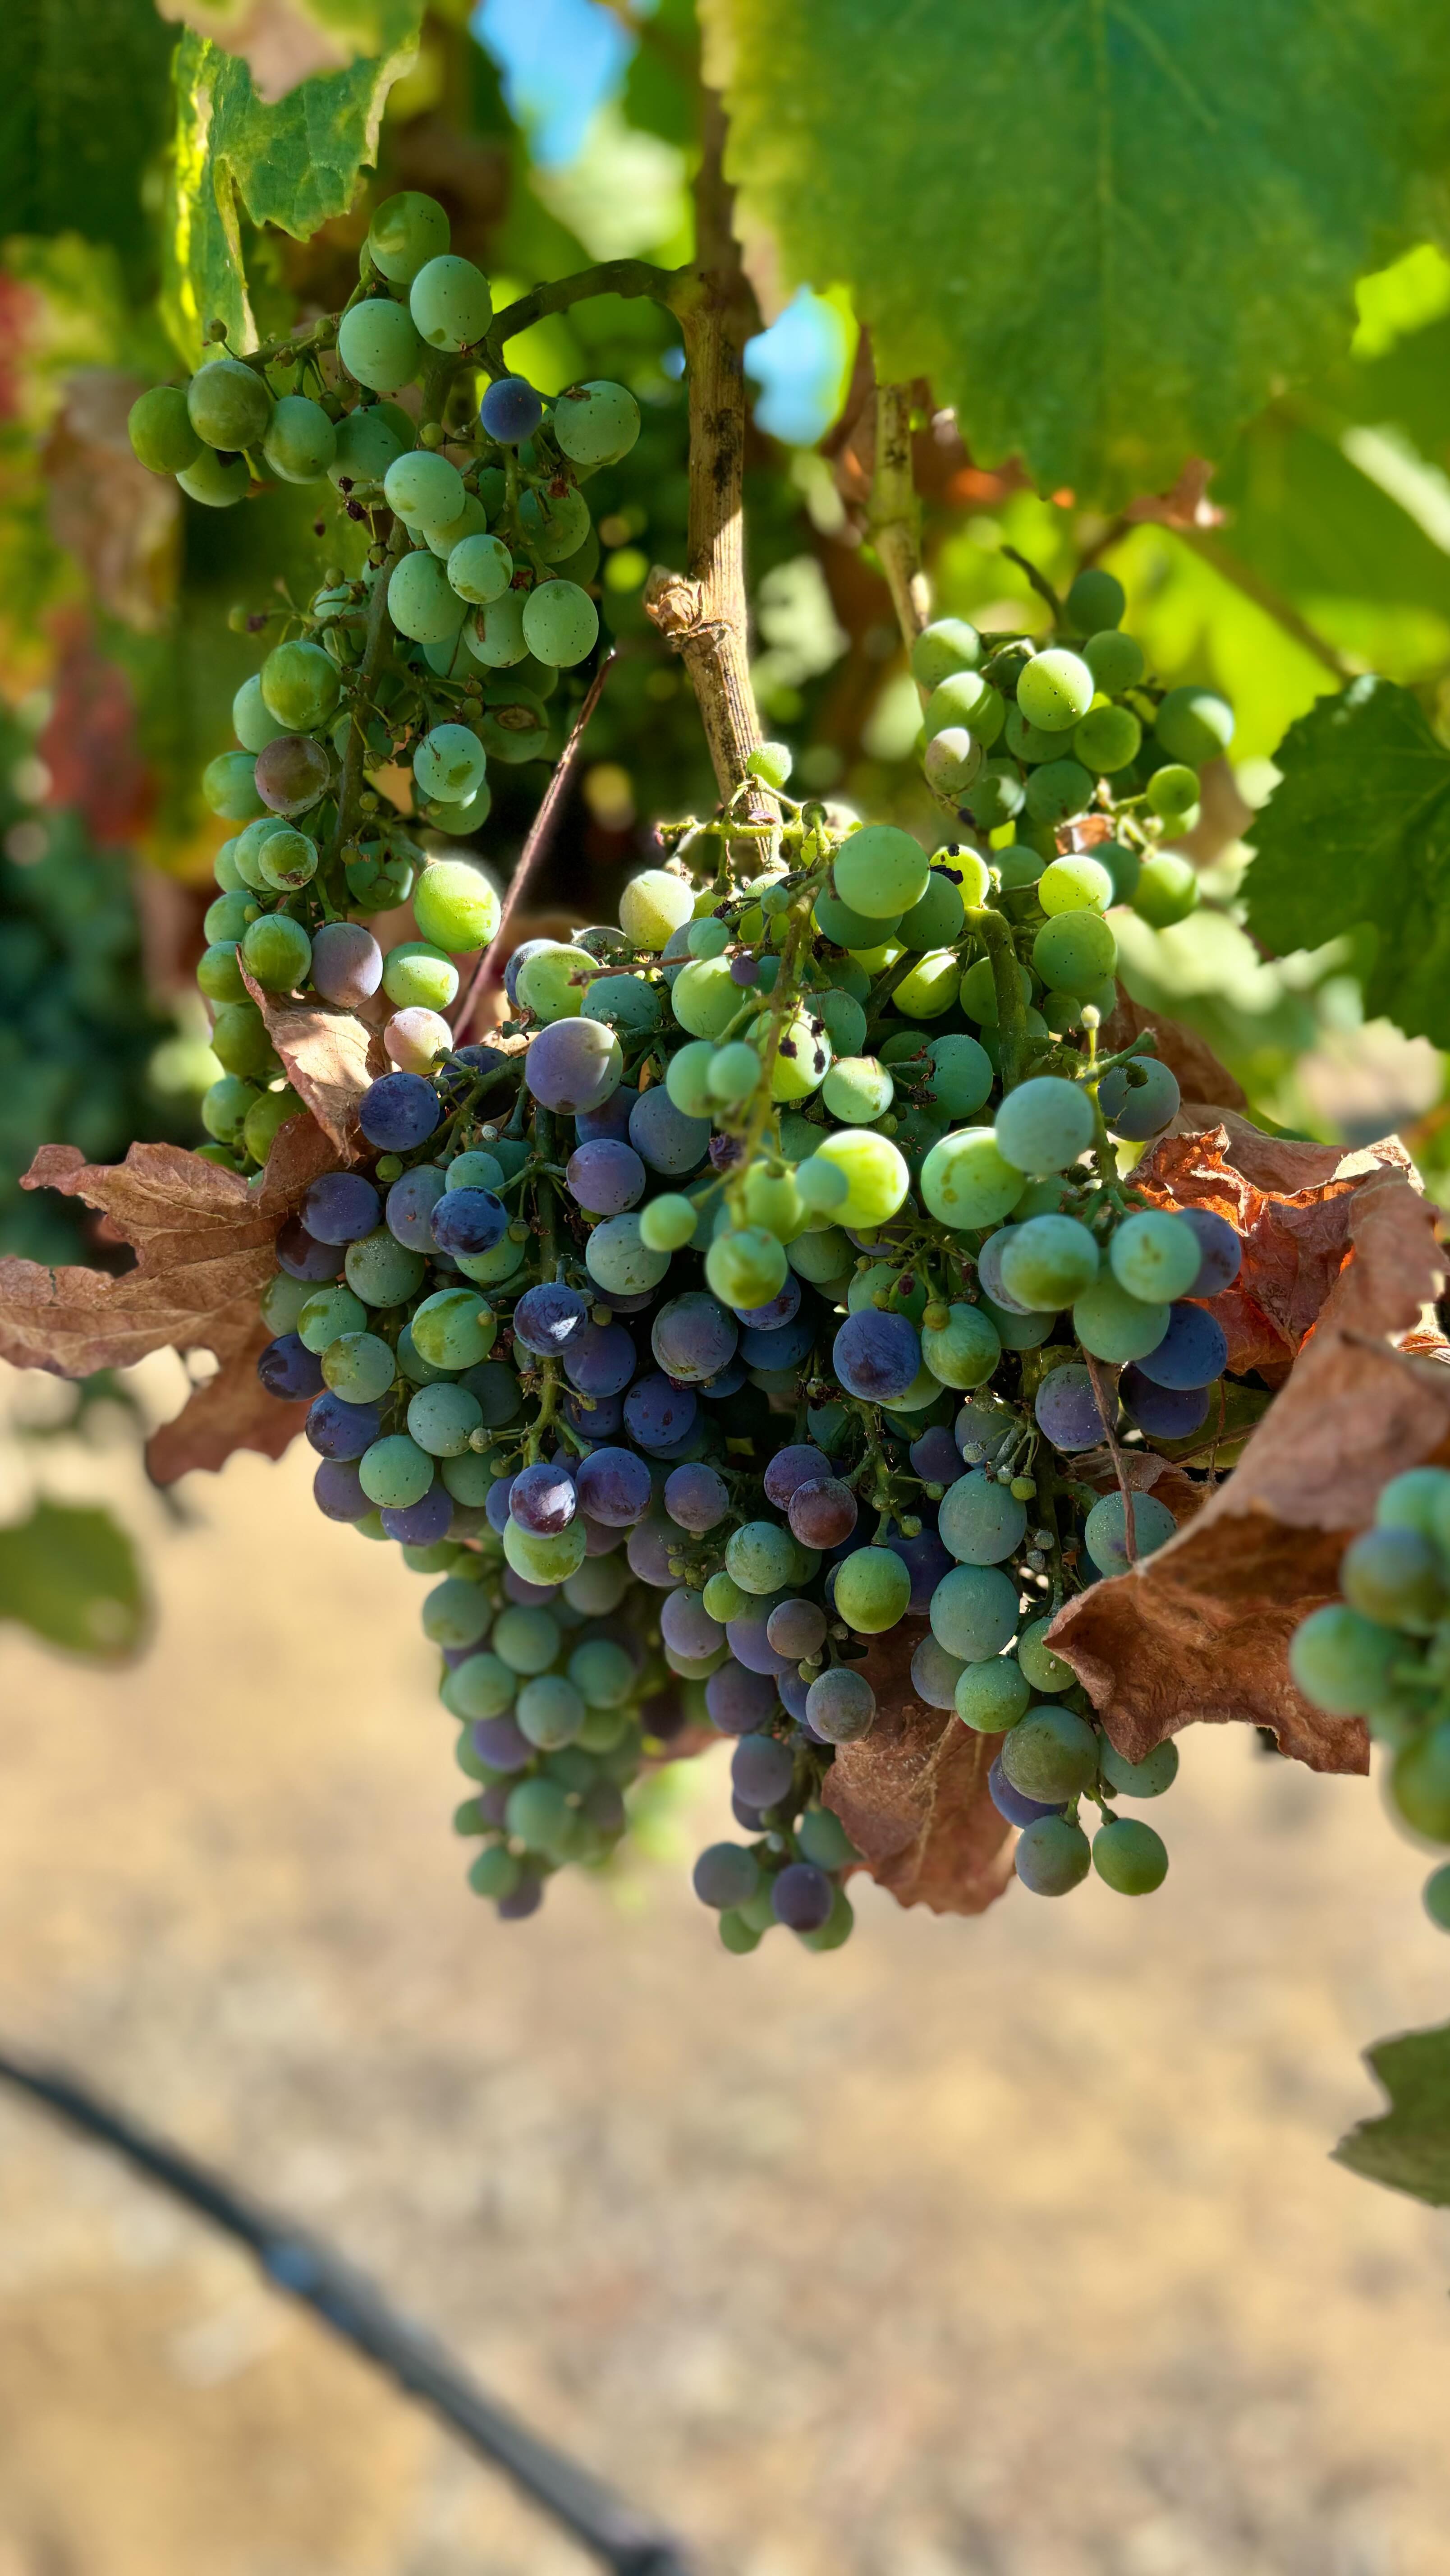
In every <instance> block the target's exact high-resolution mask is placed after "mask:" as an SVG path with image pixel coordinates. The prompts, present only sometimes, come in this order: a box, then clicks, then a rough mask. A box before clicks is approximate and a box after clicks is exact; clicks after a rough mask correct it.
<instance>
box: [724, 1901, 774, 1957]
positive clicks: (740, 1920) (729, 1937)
mask: <svg viewBox="0 0 1450 2576" xmlns="http://www.w3.org/2000/svg"><path fill="white" fill-rule="evenodd" d="M717 1919H718V1922H719V1929H720V1942H721V1946H722V1948H724V1949H726V1950H728V1951H729V1952H730V1954H731V1956H732V1957H733V1958H737V1959H746V1958H748V1957H749V1956H750V1953H751V1951H752V1950H758V1949H759V1947H760V1944H761V1941H762V1939H763V1937H764V1936H763V1934H762V1933H760V1932H757V1931H756V1929H755V1927H754V1925H753V1924H751V1923H747V1922H746V1920H745V1917H744V1915H743V1914H740V1913H737V1911H736V1910H735V1908H734V1907H733V1906H727V1908H726V1910H725V1912H724V1913H723V1914H721V1915H720V1916H719V1917H718V1918H717Z"/></svg>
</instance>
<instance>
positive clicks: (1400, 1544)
mask: <svg viewBox="0 0 1450 2576" xmlns="http://www.w3.org/2000/svg"><path fill="white" fill-rule="evenodd" d="M1339 1588H1340V1591H1341V1592H1342V1593H1343V1594H1344V1597H1345V1599H1346V1601H1348V1602H1349V1604H1350V1606H1351V1608H1353V1609H1355V1610H1358V1611H1359V1612H1360V1613H1361V1614H1362V1616H1363V1617H1364V1618H1366V1619H1374V1620H1378V1621H1380V1622H1381V1623H1382V1624H1383V1625H1384V1626H1385V1627H1387V1628H1405V1629H1408V1630H1409V1632H1410V1634H1411V1635H1412V1636H1425V1635H1427V1634H1428V1633H1429V1631H1430V1629H1431V1628H1433V1627H1434V1625H1435V1622H1436V1620H1437V1619H1438V1618H1439V1617H1440V1615H1441V1613H1442V1611H1443V1609H1444V1607H1445V1582H1444V1570H1443V1559H1442V1558H1441V1555H1440V1552H1439V1550H1438V1548H1437V1547H1436V1546H1435V1544H1434V1542H1433V1540H1431V1539H1427V1538H1425V1537H1423V1536H1422V1535H1421V1533H1420V1531H1419V1530H1416V1529H1393V1528H1391V1529H1367V1530H1361V1532H1360V1534H1359V1536H1358V1538H1355V1539H1351V1541H1350V1543H1349V1546H1348V1547H1347V1548H1346V1549H1345V1552H1344V1555H1343V1556H1342V1557H1341V1559H1340V1563H1339Z"/></svg>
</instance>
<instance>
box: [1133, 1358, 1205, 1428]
mask: <svg viewBox="0 0 1450 2576" xmlns="http://www.w3.org/2000/svg"><path fill="white" fill-rule="evenodd" d="M1118 1393H1119V1395H1120V1396H1121V1397H1122V1399H1123V1402H1124V1404H1125V1406H1126V1407H1127V1410H1128V1412H1129V1413H1130V1414H1131V1415H1132V1418H1133V1420H1134V1421H1135V1422H1136V1423H1137V1425H1138V1428H1139V1430H1140V1431H1146V1433H1147V1435H1148V1437H1149V1439H1150V1440H1187V1439H1189V1438H1190V1437H1191V1435H1192V1434H1193V1433H1194V1432H1195V1431H1197V1430H1198V1428H1199V1427H1200V1425H1201V1424H1202V1423H1204V1422H1206V1421H1207V1420H1208V1406H1209V1391H1208V1388H1207V1387H1206V1386H1155V1385H1154V1383H1153V1380H1152V1379H1151V1378H1150V1377H1145V1376H1144V1375H1143V1372H1142V1370H1141V1369H1140V1368H1137V1367H1132V1368H1125V1369H1124V1371H1123V1374H1122V1376H1121V1377H1120V1378H1119V1380H1118Z"/></svg>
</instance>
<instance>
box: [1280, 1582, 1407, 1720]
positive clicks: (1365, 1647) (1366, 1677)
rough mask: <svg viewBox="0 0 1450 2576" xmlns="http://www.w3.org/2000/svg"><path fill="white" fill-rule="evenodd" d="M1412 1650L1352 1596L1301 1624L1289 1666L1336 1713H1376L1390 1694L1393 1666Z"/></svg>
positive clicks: (1310, 1695)
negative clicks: (1352, 1604) (1354, 1602)
mask: <svg viewBox="0 0 1450 2576" xmlns="http://www.w3.org/2000/svg"><path fill="white" fill-rule="evenodd" d="M1406 1651H1407V1649H1406V1646H1405V1641H1404V1639H1403V1638H1402V1637H1401V1636H1400V1635H1399V1634H1398V1632H1397V1631H1396V1630H1395V1629H1394V1628H1392V1627H1385V1626H1383V1625H1381V1623H1380V1622H1379V1621H1378V1620H1377V1619H1367V1618H1366V1617H1365V1616H1364V1614H1363V1612H1362V1611H1359V1610H1352V1609H1351V1608H1350V1606H1349V1604H1348V1602H1347V1601H1330V1602H1326V1604H1325V1606H1324V1608H1323V1609H1322V1610H1311V1612H1310V1613H1309V1616H1308V1618H1307V1619H1301V1621H1300V1623H1299V1625H1298V1627H1297V1628H1296V1629H1295V1631H1294V1634H1293V1636H1292V1637H1291V1638H1290V1640H1289V1670H1290V1672H1291V1674H1292V1675H1293V1678H1294V1680H1295V1682H1296V1684H1297V1685H1298V1687H1299V1689H1300V1690H1301V1691H1302V1692H1303V1693H1304V1696H1305V1698H1306V1699H1309V1700H1312V1701H1313V1702H1314V1705H1315V1707H1316V1708H1323V1709H1327V1710H1328V1711H1329V1713H1330V1715H1331V1716H1332V1717H1371V1716H1373V1714H1374V1713H1375V1711H1376V1710H1377V1709H1378V1708H1380V1707H1382V1706H1383V1705H1384V1703H1385V1702H1386V1701H1387V1700H1388V1699H1389V1698H1390V1696H1391V1694H1392V1691H1393V1688H1394V1684H1393V1681H1392V1679H1391V1667H1392V1666H1393V1665H1394V1664H1395V1663H1396V1662H1397V1661H1398V1660H1399V1659H1400V1658H1401V1657H1402V1656H1404V1655H1405V1653H1406Z"/></svg>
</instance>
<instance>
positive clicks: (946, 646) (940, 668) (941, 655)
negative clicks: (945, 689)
mask: <svg viewBox="0 0 1450 2576" xmlns="http://www.w3.org/2000/svg"><path fill="white" fill-rule="evenodd" d="M981 658H982V639H981V637H980V635H979V634H978V633H977V630H976V628H975V626H969V625H968V623H967V621H966V619H965V618H964V617H938V618H937V619H935V620H934V622H933V623H932V624H931V625H930V626H924V627H923V628H922V631H921V633H920V634H919V635H918V637H917V638H916V641H915V643H914V644H913V645H912V648H911V676H912V678H913V679H914V680H915V681H916V683H917V686H918V687H919V688H923V689H928V690H929V689H936V688H940V686H941V683H942V681H943V680H949V679H950V678H951V677H952V675H953V673H954V672H957V671H973V670H975V669H976V666H977V664H978V662H979V661H980V660H981Z"/></svg>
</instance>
